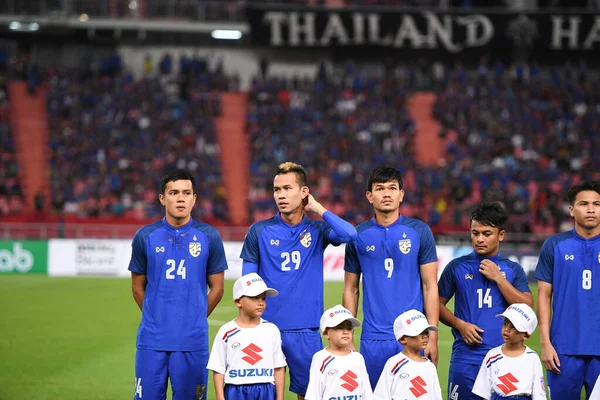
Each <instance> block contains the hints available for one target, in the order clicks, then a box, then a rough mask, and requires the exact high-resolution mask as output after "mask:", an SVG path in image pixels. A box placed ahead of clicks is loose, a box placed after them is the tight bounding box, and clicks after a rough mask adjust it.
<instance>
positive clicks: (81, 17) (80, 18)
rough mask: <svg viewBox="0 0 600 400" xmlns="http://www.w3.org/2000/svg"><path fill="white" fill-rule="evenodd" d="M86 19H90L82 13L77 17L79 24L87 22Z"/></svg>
mask: <svg viewBox="0 0 600 400" xmlns="http://www.w3.org/2000/svg"><path fill="white" fill-rule="evenodd" d="M88 19H90V17H88V15H87V14H86V13H83V14H81V15H80V16H79V20H80V21H81V22H85V21H87V20H88Z"/></svg>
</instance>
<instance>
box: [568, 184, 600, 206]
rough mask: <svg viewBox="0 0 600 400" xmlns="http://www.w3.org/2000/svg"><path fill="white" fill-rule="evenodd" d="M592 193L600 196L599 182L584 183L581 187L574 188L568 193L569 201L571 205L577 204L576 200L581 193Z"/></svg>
mask: <svg viewBox="0 0 600 400" xmlns="http://www.w3.org/2000/svg"><path fill="white" fill-rule="evenodd" d="M588 190H589V191H592V192H596V193H598V194H600V182H598V181H583V182H581V183H580V184H579V185H575V186H573V187H572V188H571V189H569V191H568V192H567V200H569V204H570V205H574V204H575V198H576V197H577V195H578V194H579V193H580V192H584V191H588Z"/></svg>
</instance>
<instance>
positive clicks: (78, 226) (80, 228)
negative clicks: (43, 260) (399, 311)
mask: <svg viewBox="0 0 600 400" xmlns="http://www.w3.org/2000/svg"><path fill="white" fill-rule="evenodd" d="M145 223H146V222H143V223H142V222H140V223H120V224H119V223H90V222H43V223H40V222H22V221H11V222H0V240H20V239H41V240H46V239H55V238H65V239H131V238H133V236H134V235H135V232H136V231H137V230H138V229H140V228H141V227H142V226H143V225H144V224H145ZM216 228H217V229H218V230H219V233H220V234H221V237H222V239H223V240H224V241H243V240H244V236H245V235H246V232H247V231H248V227H245V226H216ZM433 231H434V234H435V236H436V243H437V244H438V245H449V246H470V238H469V232H468V231H458V230H444V229H433ZM546 238H547V235H543V234H536V233H519V232H511V233H510V235H507V237H506V238H505V241H504V242H505V243H506V244H514V245H520V246H524V245H529V246H533V247H534V248H539V247H540V246H541V245H542V243H543V242H544V240H545V239H546Z"/></svg>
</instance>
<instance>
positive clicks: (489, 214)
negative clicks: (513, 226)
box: [471, 202, 508, 231]
mask: <svg viewBox="0 0 600 400" xmlns="http://www.w3.org/2000/svg"><path fill="white" fill-rule="evenodd" d="M473 221H477V222H479V223H480V224H482V225H488V226H492V227H494V228H498V230H499V231H503V230H504V224H506V221H508V213H507V212H506V210H505V209H504V206H502V204H500V203H498V202H493V203H482V204H479V205H477V206H476V207H475V209H473V211H472V212H471V222H473Z"/></svg>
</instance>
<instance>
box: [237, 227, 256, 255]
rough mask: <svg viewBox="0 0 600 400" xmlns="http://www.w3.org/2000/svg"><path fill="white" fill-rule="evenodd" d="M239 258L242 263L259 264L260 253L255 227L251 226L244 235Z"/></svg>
mask: <svg viewBox="0 0 600 400" xmlns="http://www.w3.org/2000/svg"><path fill="white" fill-rule="evenodd" d="M240 257H241V258H242V260H244V261H247V262H250V263H253V264H257V265H259V264H260V253H259V249H258V231H257V229H256V225H252V226H251V227H250V229H249V230H248V233H246V237H245V238H244V245H243V246H242V253H241V254H240Z"/></svg>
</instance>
